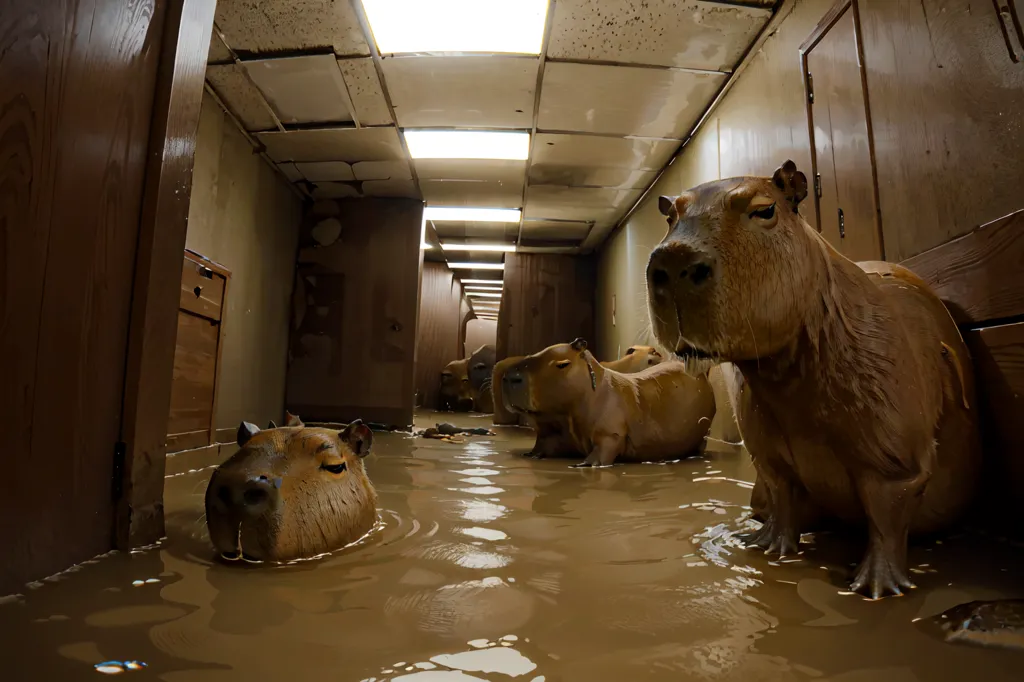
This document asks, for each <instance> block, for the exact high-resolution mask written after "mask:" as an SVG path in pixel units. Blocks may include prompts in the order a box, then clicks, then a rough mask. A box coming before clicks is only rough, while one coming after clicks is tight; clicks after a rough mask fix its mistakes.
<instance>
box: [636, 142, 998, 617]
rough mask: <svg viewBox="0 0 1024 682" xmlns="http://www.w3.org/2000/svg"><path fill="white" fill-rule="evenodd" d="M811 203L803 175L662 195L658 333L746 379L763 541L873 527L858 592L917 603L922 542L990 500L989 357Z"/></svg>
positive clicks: (704, 364) (928, 295) (759, 541)
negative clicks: (814, 215) (829, 233)
mask: <svg viewBox="0 0 1024 682" xmlns="http://www.w3.org/2000/svg"><path fill="white" fill-rule="evenodd" d="M806 196H807V178H806V177H805V176H804V174H803V173H801V172H800V171H799V170H797V168H796V165H795V164H794V163H793V162H792V161H787V162H786V163H785V164H783V165H782V167H780V168H779V169H778V170H777V171H776V172H775V174H774V175H773V176H772V177H771V178H760V177H744V178H732V179H728V180H719V181H716V182H710V183H707V184H704V185H701V186H699V187H696V188H694V189H692V190H690V191H688V192H685V193H684V194H682V195H681V196H679V197H676V198H669V197H661V198H660V200H659V207H660V209H661V212H662V213H663V214H664V215H665V216H666V217H667V219H668V225H669V230H668V234H667V236H666V237H665V238H664V240H663V241H662V242H661V244H659V245H658V246H657V247H656V248H655V249H654V251H653V252H652V253H651V257H650V260H649V263H648V267H647V289H648V300H649V304H650V313H651V320H652V323H653V326H654V331H655V334H656V336H657V339H658V342H659V343H660V344H661V345H663V346H664V347H665V348H669V349H672V350H673V351H674V352H675V355H676V356H677V357H679V358H682V359H683V360H684V361H685V363H686V364H687V365H688V366H689V367H690V369H691V370H692V371H695V372H704V371H707V368H708V367H709V366H710V365H712V364H714V363H716V362H719V361H722V362H731V363H733V365H734V366H735V368H736V369H737V370H738V372H739V373H740V374H741V375H742V381H741V382H738V385H737V389H738V391H739V393H738V396H737V401H736V402H737V408H736V411H737V418H738V421H739V426H740V431H741V432H742V434H743V439H744V442H745V444H746V447H747V450H749V452H750V454H751V456H752V457H753V460H754V465H755V466H756V469H757V472H758V477H759V479H761V481H760V482H761V484H763V491H764V493H766V495H765V497H766V500H765V501H766V503H767V505H766V508H767V519H766V521H765V523H764V525H763V526H762V528H761V529H760V531H759V532H758V533H757V534H756V535H755V536H754V537H752V538H751V542H752V543H753V544H754V545H756V546H758V547H761V548H764V549H766V550H767V551H769V552H773V553H774V552H778V553H780V554H793V553H796V552H797V545H798V543H799V540H800V532H801V530H802V528H804V527H806V523H807V522H808V521H809V520H810V519H813V518H815V517H817V516H818V515H819V514H821V513H824V514H827V515H829V516H830V517H833V518H838V519H840V520H844V521H847V522H853V523H858V524H862V525H863V526H865V527H866V529H867V535H868V547H867V552H866V554H865V556H864V559H863V561H862V562H861V564H860V567H859V568H858V569H857V571H856V575H855V576H854V578H853V582H852V587H853V589H854V590H856V591H860V592H865V593H866V594H868V595H869V596H871V597H873V598H878V597H881V596H884V595H889V594H900V593H901V591H902V590H904V589H907V588H910V587H913V586H914V585H913V583H912V581H911V580H910V576H909V575H908V573H907V536H908V533H914V532H928V531H935V530H938V529H940V528H943V527H945V526H947V525H948V524H949V523H950V522H952V521H953V520H954V519H956V518H957V517H958V516H959V515H960V514H961V513H962V512H963V511H964V509H965V507H966V506H967V505H968V504H969V502H970V500H971V498H972V495H973V493H974V490H975V484H976V481H977V478H978V473H979V466H980V447H979V445H980V444H979V436H978V427H977V421H976V417H977V414H976V411H975V409H974V406H975V402H974V376H973V373H972V366H971V360H970V358H969V356H968V351H967V347H966V346H965V345H964V342H963V340H962V339H961V337H960V333H959V331H958V329H957V327H956V325H955V324H954V322H953V320H952V318H951V317H950V315H949V312H948V311H947V310H946V308H945V307H944V306H943V304H942V302H941V301H940V300H939V299H938V298H937V297H936V296H935V294H934V293H933V292H932V291H931V290H930V289H929V288H928V286H927V285H926V284H925V282H924V281H922V280H921V279H920V278H919V277H917V276H916V275H914V273H912V272H910V271H909V270H907V269H906V268H903V267H901V266H899V265H891V264H888V263H879V262H870V263H859V264H858V263H854V262H852V261H850V260H848V259H847V258H845V257H843V256H842V255H841V254H839V253H838V252H837V251H836V250H835V249H834V248H832V246H831V245H830V244H829V243H828V242H826V241H825V239H824V238H823V237H822V236H821V235H820V234H819V233H818V232H817V231H816V230H815V229H813V228H812V227H811V226H810V225H808V224H807V223H806V222H805V221H804V220H803V218H801V217H800V215H799V214H798V213H797V207H798V205H799V203H800V201H801V200H803V199H804V198H805V197H806Z"/></svg>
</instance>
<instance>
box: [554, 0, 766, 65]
mask: <svg viewBox="0 0 1024 682" xmlns="http://www.w3.org/2000/svg"><path fill="white" fill-rule="evenodd" d="M769 18H771V11H770V10H768V9H755V8H748V7H738V6H735V5H728V4H725V3H721V4H711V3H705V2H699V0H644V2H608V1H607V0H558V2H557V3H555V14H554V19H553V29H552V32H551V42H550V44H549V45H548V56H549V57H554V58H564V59H591V60H600V61H612V62H631V63H634V64H660V65H663V66H680V67H688V68H691V69H715V70H729V69H732V68H733V67H735V66H736V64H737V63H739V61H740V59H741V58H742V56H743V53H744V51H745V50H746V49H747V46H748V45H749V44H750V43H751V41H753V40H754V37H755V36H756V35H757V33H758V31H760V30H761V27H762V26H764V24H765V22H767V21H768V19H769Z"/></svg>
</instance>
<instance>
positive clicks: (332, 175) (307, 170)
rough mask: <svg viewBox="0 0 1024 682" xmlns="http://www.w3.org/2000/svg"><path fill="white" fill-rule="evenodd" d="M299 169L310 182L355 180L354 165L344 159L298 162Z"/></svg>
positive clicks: (296, 165)
mask: <svg viewBox="0 0 1024 682" xmlns="http://www.w3.org/2000/svg"><path fill="white" fill-rule="evenodd" d="M295 167H296V168H297V170H298V171H299V172H300V173H302V176H303V177H304V178H306V179H307V180H309V181H310V182H353V181H354V180H355V179H356V176H355V174H353V173H352V166H351V165H350V164H347V163H345V162H344V161H315V162H312V163H309V162H307V163H297V164H295Z"/></svg>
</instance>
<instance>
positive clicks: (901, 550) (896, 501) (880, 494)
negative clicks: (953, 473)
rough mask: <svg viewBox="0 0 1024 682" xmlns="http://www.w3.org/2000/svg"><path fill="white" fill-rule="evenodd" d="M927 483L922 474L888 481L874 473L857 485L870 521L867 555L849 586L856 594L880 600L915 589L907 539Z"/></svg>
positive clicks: (865, 476)
mask: <svg viewBox="0 0 1024 682" xmlns="http://www.w3.org/2000/svg"><path fill="white" fill-rule="evenodd" d="M927 479H928V476H927V474H924V473H922V474H919V475H918V476H917V477H915V478H913V479H910V480H888V479H884V478H882V477H881V476H880V475H879V474H876V473H874V472H872V473H866V474H864V475H862V476H861V478H860V480H858V481H857V488H858V493H859V494H860V498H861V502H862V503H863V505H864V511H865V513H866V515H867V517H868V551H867V554H865V556H864V560H863V561H861V564H860V567H859V568H858V569H857V575H856V577H854V579H853V583H852V584H851V586H850V588H851V589H852V590H853V591H854V592H861V593H863V594H865V595H867V596H869V597H871V598H872V599H880V598H882V597H885V596H888V595H901V594H903V590H908V589H913V588H914V587H915V585H914V583H913V581H912V580H911V579H910V576H909V575H907V535H908V533H909V531H910V521H911V519H912V518H913V515H914V512H915V511H916V509H917V507H918V505H919V504H920V501H921V493H923V492H924V486H925V483H926V482H927Z"/></svg>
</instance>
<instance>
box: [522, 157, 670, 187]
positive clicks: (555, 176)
mask: <svg viewBox="0 0 1024 682" xmlns="http://www.w3.org/2000/svg"><path fill="white" fill-rule="evenodd" d="M657 175H658V171H655V170H633V169H630V168H595V167H593V166H564V165H558V164H543V163H535V164H533V165H532V166H530V184H533V185H569V186H572V187H614V188H616V189H644V188H645V187H647V185H649V184H651V182H653V181H654V178H655V177H656V176H657Z"/></svg>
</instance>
